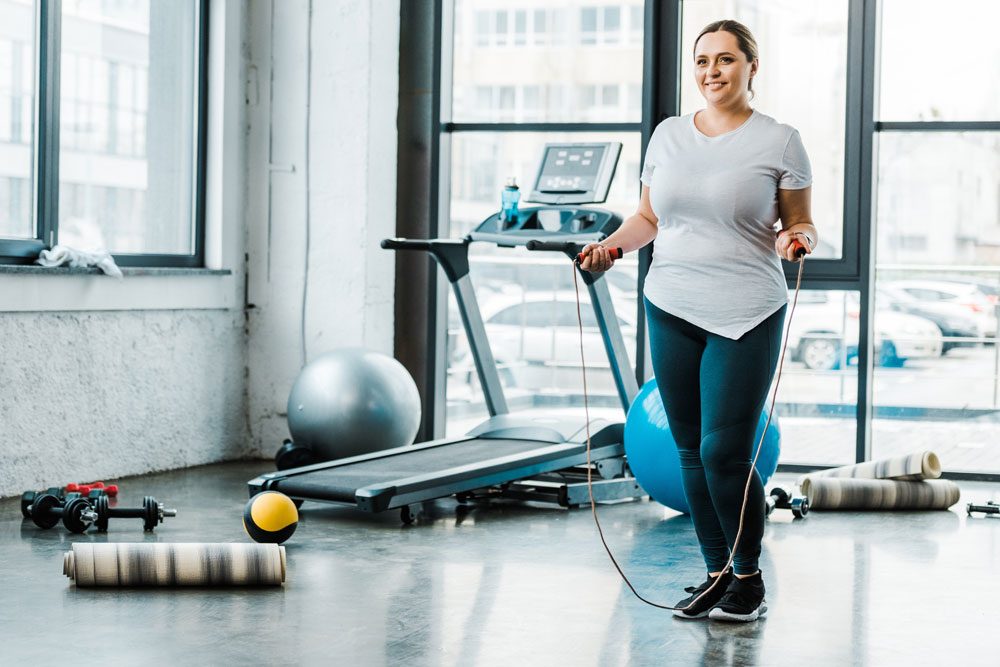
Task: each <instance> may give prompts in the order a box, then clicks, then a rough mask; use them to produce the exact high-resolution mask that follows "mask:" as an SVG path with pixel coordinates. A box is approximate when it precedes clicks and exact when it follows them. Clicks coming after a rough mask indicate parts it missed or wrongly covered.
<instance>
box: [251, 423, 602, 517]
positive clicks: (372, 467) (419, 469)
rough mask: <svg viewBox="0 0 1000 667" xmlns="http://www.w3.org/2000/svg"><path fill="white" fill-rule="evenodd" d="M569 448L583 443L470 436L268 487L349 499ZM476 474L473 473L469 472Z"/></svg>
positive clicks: (555, 455)
mask: <svg viewBox="0 0 1000 667" xmlns="http://www.w3.org/2000/svg"><path fill="white" fill-rule="evenodd" d="M567 447H568V448H569V449H575V448H577V447H581V448H582V447H584V445H583V444H577V443H564V444H562V445H555V444H553V443H540V442H538V441H537V440H484V439H478V438H473V439H470V440H463V441H460V442H454V443H448V444H443V445H441V446H440V447H431V448H427V449H415V450H414V451H413V452H405V453H402V454H397V455H395V456H387V457H384V458H375V459H371V460H368V461H359V462H358V463H352V464H347V465H343V466H335V467H331V468H328V469H323V470H314V471H311V472H308V473H303V474H301V475H295V474H292V475H290V476H289V477H287V478H284V479H280V480H277V481H276V482H275V483H272V484H270V485H269V486H268V488H271V489H275V490H277V491H281V492H282V493H286V494H288V495H290V496H301V497H305V498H317V499H324V500H333V501H338V502H346V503H353V502H354V501H355V493H356V492H357V490H358V489H361V488H364V487H367V486H377V485H379V484H385V483H387V482H392V481H394V480H402V479H407V478H410V477H418V476H421V475H430V474H432V473H438V472H442V471H445V470H449V469H451V468H460V467H462V466H469V465H475V466H479V467H482V466H483V464H489V463H490V462H491V461H492V460H495V459H499V458H503V457H506V456H517V455H521V454H527V453H529V452H531V451H533V450H540V449H555V450H556V451H555V452H553V454H552V458H558V457H561V456H565V455H566V453H567ZM470 475H472V476H476V473H470Z"/></svg>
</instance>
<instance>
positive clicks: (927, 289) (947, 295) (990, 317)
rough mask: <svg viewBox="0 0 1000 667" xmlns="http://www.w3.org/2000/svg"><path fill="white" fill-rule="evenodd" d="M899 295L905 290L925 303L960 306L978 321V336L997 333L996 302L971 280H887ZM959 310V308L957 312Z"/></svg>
mask: <svg viewBox="0 0 1000 667" xmlns="http://www.w3.org/2000/svg"><path fill="white" fill-rule="evenodd" d="M884 287H885V288H886V289H889V290H892V291H893V292H894V293H896V294H897V295H898V294H899V293H900V292H902V293H904V294H906V295H907V296H908V297H911V298H912V299H913V302H917V303H919V304H922V305H924V306H940V305H947V306H951V307H956V306H957V307H958V309H959V310H960V312H962V313H963V314H964V315H966V316H967V317H969V318H971V319H972V320H974V321H975V323H976V337H978V338H982V337H991V338H994V337H996V335H997V313H996V304H995V302H994V301H993V300H991V299H990V297H989V296H988V295H986V294H984V293H983V292H982V291H980V289H979V287H978V286H976V285H975V284H972V283H963V282H958V281H950V280H893V281H889V282H886V283H884ZM955 312H958V311H955Z"/></svg>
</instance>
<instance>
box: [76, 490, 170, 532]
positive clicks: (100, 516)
mask: <svg viewBox="0 0 1000 667" xmlns="http://www.w3.org/2000/svg"><path fill="white" fill-rule="evenodd" d="M94 511H95V512H96V513H97V518H96V521H95V522H94V525H96V526H97V530H100V531H106V530H107V529H108V520H109V519H142V527H143V529H144V530H153V529H154V528H156V525H157V524H159V523H163V518H164V517H167V516H177V510H171V509H164V508H163V503H158V502H156V498H154V497H153V496H146V497H145V498H143V499H142V507H134V508H129V507H115V508H112V507H111V505H110V504H109V503H108V497H107V496H105V495H102V496H100V497H98V498H97V499H96V500H94Z"/></svg>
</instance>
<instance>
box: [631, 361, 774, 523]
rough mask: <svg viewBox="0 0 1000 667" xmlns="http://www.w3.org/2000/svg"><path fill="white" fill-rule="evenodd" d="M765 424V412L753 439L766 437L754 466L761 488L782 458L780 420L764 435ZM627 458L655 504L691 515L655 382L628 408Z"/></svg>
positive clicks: (672, 441) (646, 386) (643, 387)
mask: <svg viewBox="0 0 1000 667" xmlns="http://www.w3.org/2000/svg"><path fill="white" fill-rule="evenodd" d="M766 423H767V410H766V408H765V410H763V411H762V412H761V415H760V419H759V420H758V422H757V432H756V434H755V435H754V442H755V443H758V442H760V441H761V435H762V434H763V444H761V446H760V455H759V456H758V457H757V465H756V466H754V467H755V469H756V470H757V474H758V475H759V476H760V479H761V483H762V484H767V480H769V479H770V478H771V475H773V474H774V471H775V470H777V469H778V457H779V456H780V454H781V430H780V429H779V427H778V423H777V419H774V418H772V420H771V423H770V424H769V425H768V427H767V432H766V433H764V425H765V424H766ZM625 454H626V455H627V457H628V465H629V468H630V469H631V470H632V474H633V475H635V478H636V479H637V480H638V481H639V484H640V485H641V486H642V488H643V489H645V490H646V493H648V494H649V495H650V496H651V497H652V498H653V500H656V501H657V502H659V503H660V504H661V505H666V506H667V507H669V508H671V509H674V510H677V511H678V512H681V513H683V514H687V513H688V512H690V507H689V506H688V502H687V497H686V496H685V495H684V483H683V481H682V479H681V460H680V456H679V455H678V453H677V442H676V441H675V440H674V438H673V436H672V435H671V434H670V427H669V425H668V424H667V414H666V411H665V410H664V409H663V400H662V399H661V398H660V392H659V390H658V389H657V385H656V378H653V379H651V380H649V381H648V382H646V384H644V385H643V386H642V389H641V390H640V391H639V395H638V396H636V398H635V401H633V402H632V407H630V408H629V411H628V417H627V418H626V420H625Z"/></svg>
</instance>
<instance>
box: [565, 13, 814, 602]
mask: <svg viewBox="0 0 1000 667" xmlns="http://www.w3.org/2000/svg"><path fill="white" fill-rule="evenodd" d="M694 65H695V69H694V76H695V80H696V82H697V84H698V89H699V90H700V91H701V94H702V96H704V98H705V103H706V104H705V108H704V109H702V110H700V111H698V112H696V113H694V114H689V115H687V116H682V117H675V118H668V119H666V120H664V121H663V122H662V123H660V125H659V126H657V128H656V130H655V131H654V132H653V136H652V137H651V138H650V141H649V145H648V147H647V151H646V162H645V165H644V168H643V171H642V176H641V181H642V197H641V200H640V203H639V208H638V210H637V211H636V213H635V214H634V215H632V216H631V217H629V218H628V219H627V220H625V222H624V223H623V224H622V226H621V227H620V228H619V229H618V230H617V231H616V232H615V233H614V234H612V235H611V236H610V237H608V238H607V239H605V240H604V241H603V242H601V243H599V244H590V245H588V246H587V247H586V248H584V251H583V252H584V254H585V258H584V261H583V262H582V264H581V267H582V268H583V269H586V270H589V271H594V272H601V271H606V270H608V269H609V268H611V266H612V264H613V260H612V258H611V256H610V253H609V251H608V248H613V247H621V248H622V249H624V250H625V252H630V251H633V250H637V249H639V248H641V247H643V246H645V245H646V244H647V243H649V242H651V241H653V240H654V239H655V243H654V246H653V260H652V264H651V266H650V269H649V273H648V274H647V276H646V282H645V294H644V296H645V306H646V317H647V320H648V323H649V341H650V350H651V359H652V365H653V371H654V374H655V375H656V378H657V382H658V386H659V391H660V395H661V397H662V399H663V405H664V407H665V409H666V413H667V419H668V422H669V424H670V431H671V434H672V435H673V436H674V439H675V440H676V441H677V447H678V451H679V454H680V460H681V476H682V479H683V482H684V492H685V495H686V497H687V500H688V504H689V505H690V508H691V518H692V520H693V522H694V526H695V532H696V534H697V536H698V541H699V543H700V545H701V551H702V554H703V556H704V558H705V563H706V564H707V566H708V579H707V580H706V581H705V582H704V583H702V584H700V585H698V586H695V587H691V588H687V589H685V590H686V591H687V592H689V593H691V596H690V597H688V598H685V599H683V600H681V601H680V602H678V603H677V609H675V611H674V614H675V615H676V616H680V617H682V618H702V617H705V616H708V617H709V618H713V619H719V620H728V621H754V620H757V619H758V618H760V617H761V616H763V615H764V613H765V612H766V611H767V604H766V602H765V600H764V581H763V577H762V574H761V572H760V569H759V567H758V560H759V557H760V543H761V538H762V537H763V533H764V487H763V484H762V483H761V481H760V478H759V477H758V476H757V474H756V473H753V479H752V481H751V486H750V495H749V499H748V501H747V508H746V515H745V518H744V528H743V534H742V536H741V538H740V542H739V545H738V546H737V549H736V553H735V556H734V559H733V571H732V572H730V571H728V570H726V571H723V570H724V568H725V566H726V564H727V562H728V560H729V555H730V549H731V548H732V545H733V542H734V540H735V537H736V533H737V529H738V526H739V523H740V509H741V507H742V505H743V493H744V488H745V486H746V482H747V476H748V475H750V470H751V460H752V458H753V454H754V449H755V447H756V445H757V443H756V441H755V438H754V432H755V430H756V427H757V421H758V418H759V415H760V412H761V409H762V407H763V405H764V401H765V399H766V397H767V391H768V388H769V387H770V384H771V380H772V378H773V376H774V369H775V366H776V364H777V360H778V353H779V346H780V344H781V336H782V324H783V322H784V318H785V308H786V306H787V301H788V291H787V286H786V284H785V278H784V273H783V272H782V268H781V262H780V260H779V257H781V258H784V259H787V260H788V261H796V257H795V251H796V249H797V247H798V245H801V246H802V247H803V248H804V249H805V251H806V252H807V253H811V252H812V250H813V248H815V247H816V243H817V241H818V235H817V232H816V227H815V226H814V225H813V224H812V219H811V214H810V185H811V183H812V175H811V170H810V166H809V159H808V157H807V156H806V152H805V149H804V147H803V145H802V141H801V139H800V138H799V134H798V132H797V131H796V130H795V129H793V128H791V127H789V126H787V125H782V124H780V123H778V122H776V121H775V120H774V119H773V118H770V117H768V116H765V115H764V114H762V113H760V112H758V111H755V110H753V109H752V108H751V106H750V99H752V95H753V78H754V76H756V74H757V70H758V67H759V61H758V58H757V44H756V42H755V40H754V38H753V35H751V34H750V31H749V30H748V29H747V28H746V27H745V26H743V25H742V24H740V23H737V22H736V21H717V22H715V23H712V24H710V25H708V26H706V27H705V29H704V30H702V31H701V34H699V35H698V38H697V39H696V40H695V45H694ZM779 220H780V222H781V231H780V232H779V233H778V234H777V238H775V225H776V223H777V222H778V221H779ZM718 577H722V579H721V580H720V581H719V582H718V585H716V586H714V587H713V588H712V590H711V591H710V592H709V593H708V594H707V595H704V596H702V593H704V592H705V591H706V590H708V589H709V588H710V587H711V586H712V584H713V583H714V582H715V580H716V578H718ZM699 596H701V597H700V599H698V598H699ZM692 602H694V604H693V605H692V604H691V603H692ZM688 606H690V608H686V607H688Z"/></svg>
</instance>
